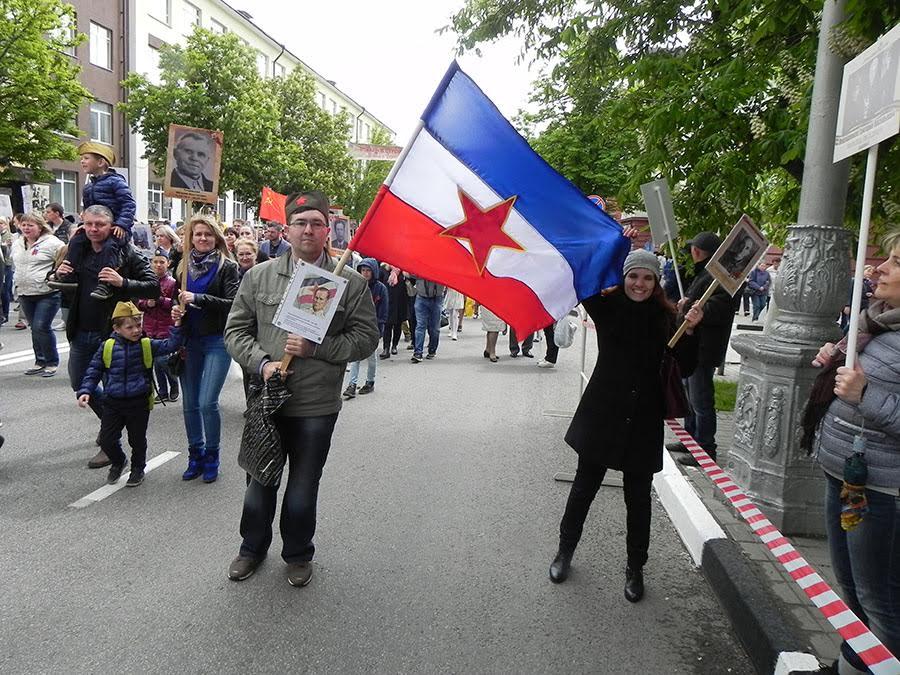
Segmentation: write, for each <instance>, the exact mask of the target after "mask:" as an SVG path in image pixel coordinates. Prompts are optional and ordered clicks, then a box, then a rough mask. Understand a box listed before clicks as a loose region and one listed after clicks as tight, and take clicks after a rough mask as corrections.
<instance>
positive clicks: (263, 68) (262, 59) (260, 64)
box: [256, 52, 269, 77]
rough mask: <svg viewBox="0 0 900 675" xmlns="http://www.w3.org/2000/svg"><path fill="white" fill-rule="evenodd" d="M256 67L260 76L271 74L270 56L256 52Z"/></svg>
mask: <svg viewBox="0 0 900 675" xmlns="http://www.w3.org/2000/svg"><path fill="white" fill-rule="evenodd" d="M256 69H257V70H258V71H259V76H260V77H268V76H269V57H268V56H266V55H265V54H263V53H262V52H256Z"/></svg>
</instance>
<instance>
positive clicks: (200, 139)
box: [163, 124, 223, 204]
mask: <svg viewBox="0 0 900 675" xmlns="http://www.w3.org/2000/svg"><path fill="white" fill-rule="evenodd" d="M222 140H223V136H222V132H221V131H213V130H211V129H198V128H196V127H186V126H182V125H180V124H171V125H169V145H168V150H167V152H166V179H165V184H164V186H163V193H164V194H165V195H166V196H167V197H177V198H179V199H189V200H192V201H196V202H203V203H205V204H215V203H216V200H217V199H218V195H219V169H220V167H221V164H222Z"/></svg>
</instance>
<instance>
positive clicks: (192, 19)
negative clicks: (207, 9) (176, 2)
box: [181, 2, 203, 30]
mask: <svg viewBox="0 0 900 675" xmlns="http://www.w3.org/2000/svg"><path fill="white" fill-rule="evenodd" d="M181 13H182V17H183V18H184V25H185V27H187V28H188V29H189V30H193V29H194V28H195V27H196V26H200V25H202V18H203V15H202V14H201V13H200V8H199V7H197V6H195V5H192V4H191V3H189V2H183V3H182V4H181Z"/></svg>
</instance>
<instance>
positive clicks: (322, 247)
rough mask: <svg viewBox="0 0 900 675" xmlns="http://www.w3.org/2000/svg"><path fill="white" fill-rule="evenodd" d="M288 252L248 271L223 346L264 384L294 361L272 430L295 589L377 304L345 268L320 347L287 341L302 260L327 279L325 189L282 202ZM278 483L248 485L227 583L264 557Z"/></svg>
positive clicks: (309, 552)
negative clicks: (289, 307) (346, 386)
mask: <svg viewBox="0 0 900 675" xmlns="http://www.w3.org/2000/svg"><path fill="white" fill-rule="evenodd" d="M285 222H286V223H287V224H288V225H287V241H288V243H289V244H290V250H289V252H288V253H285V254H284V255H282V256H281V257H278V258H273V259H271V260H269V261H267V262H264V263H261V264H259V265H256V266H255V267H251V268H250V269H249V270H248V271H247V274H246V275H244V279H243V281H242V282H241V287H240V289H239V290H238V294H237V296H236V297H235V299H234V304H233V305H232V308H231V313H230V314H229V315H228V323H227V324H226V325H225V346H226V348H227V349H228V353H229V354H231V356H232V357H233V358H234V360H235V361H237V362H238V363H240V364H241V366H243V367H244V370H246V371H248V372H251V373H258V374H259V375H260V376H262V378H263V379H265V380H268V379H269V378H270V377H271V376H272V375H273V374H274V373H275V371H276V370H279V369H280V366H281V363H280V362H281V358H282V356H283V355H284V354H290V355H291V356H292V357H293V358H294V362H293V365H292V366H291V367H290V369H289V370H287V372H285V373H282V377H284V378H285V380H284V381H285V384H286V386H287V388H288V389H289V390H290V392H291V397H290V398H289V399H288V400H287V401H286V402H285V403H284V405H283V406H282V407H281V408H280V409H279V411H278V414H277V415H276V417H275V426H276V427H277V428H278V432H279V436H280V438H281V446H282V451H283V452H284V453H285V455H286V456H287V458H288V465H287V468H286V469H285V471H284V475H283V476H282V481H281V482H282V483H285V488H284V500H283V502H282V506H281V539H282V544H283V545H282V550H281V557H282V558H283V559H284V561H285V562H286V563H287V579H288V583H290V584H291V586H297V587H300V586H305V585H306V584H308V583H309V581H310V579H311V578H312V558H313V553H314V552H315V546H314V545H313V535H314V534H315V531H316V505H317V499H318V494H319V479H320V478H321V476H322V470H323V469H324V467H325V460H326V458H327V457H328V450H329V448H330V447H331V434H332V432H333V431H334V424H335V422H336V421H337V416H338V412H339V411H340V409H341V384H342V382H343V379H344V370H346V367H347V363H348V362H349V361H359V360H360V359H362V358H365V357H367V356H368V355H369V354H371V353H372V352H373V351H375V348H376V347H377V346H378V339H379V335H378V323H377V322H376V320H375V305H374V304H373V302H372V294H371V293H370V292H369V289H368V286H367V285H366V281H365V279H363V277H362V276H361V275H360V274H358V273H357V272H356V271H354V270H353V269H352V268H351V267H349V266H348V267H344V268H343V270H342V271H341V273H340V275H341V276H342V277H344V278H345V279H347V287H346V289H345V291H344V294H343V295H342V296H341V299H340V302H339V306H338V309H337V311H336V312H335V314H334V317H333V318H332V320H331V324H330V325H329V326H328V331H327V333H326V335H325V337H324V338H323V340H322V341H321V342H320V343H319V344H316V343H315V342H312V341H310V340H307V339H306V338H303V337H301V336H299V335H294V334H293V333H291V334H289V333H288V332H287V331H284V330H282V329H280V328H278V327H277V326H275V325H274V324H273V323H272V319H273V318H274V316H275V312H276V310H277V309H278V304H279V303H280V302H281V299H282V297H283V296H284V293H285V290H286V289H287V286H288V284H289V282H290V280H291V275H292V274H293V272H294V268H295V266H296V264H297V262H298V261H300V260H303V261H305V262H307V263H310V264H312V265H316V266H318V267H320V268H322V269H325V270H327V271H329V272H333V271H334V269H335V263H336V261H335V260H334V259H332V258H331V257H330V256H329V255H328V250H327V247H326V244H327V242H328V234H329V231H330V230H329V227H328V198H327V197H326V196H325V195H324V194H323V193H321V192H318V191H313V192H302V193H299V194H294V195H291V196H290V197H288V198H287V200H286V203H285ZM277 501H278V486H277V485H276V486H271V487H270V486H265V485H262V484H260V483H259V482H257V481H256V480H254V479H250V481H249V483H248V485H247V491H246V493H245V495H244V510H243V514H242V516H241V528H240V531H241V537H242V539H243V541H242V542H241V548H240V552H239V553H238V556H237V558H235V559H234V561H233V562H232V563H231V565H230V566H229V568H228V578H229V579H231V580H232V581H242V580H244V579H246V578H247V577H249V576H250V575H251V574H253V572H254V571H255V570H256V568H257V567H258V566H259V564H260V563H261V562H262V561H263V559H264V558H265V557H266V553H267V552H268V549H269V545H270V544H271V543H272V520H273V519H274V517H275V510H276V506H277Z"/></svg>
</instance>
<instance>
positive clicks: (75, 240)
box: [50, 141, 137, 301]
mask: <svg viewBox="0 0 900 675" xmlns="http://www.w3.org/2000/svg"><path fill="white" fill-rule="evenodd" d="M78 154H79V155H81V168H82V169H84V171H85V173H87V174H88V182H87V183H85V185H84V189H83V190H82V193H81V201H82V204H83V206H84V208H87V207H89V206H94V205H97V204H99V205H100V206H105V207H106V208H108V209H109V210H110V211H112V214H113V221H112V222H113V230H112V236H111V237H108V238H107V239H106V240H105V241H104V242H103V250H102V251H100V253H99V258H98V260H97V261H96V262H97V265H98V266H99V267H98V270H99V269H103V268H104V267H111V268H112V269H116V268H118V267H119V266H120V265H121V264H122V253H123V250H124V249H125V248H126V247H127V246H128V245H129V242H130V241H131V227H132V226H133V225H134V214H135V211H136V210H137V206H136V204H135V201H134V195H133V194H132V193H131V188H130V187H128V183H126V182H125V179H124V178H123V177H122V176H121V175H120V174H118V173H116V171H115V169H112V168H110V167H111V166H112V165H113V164H114V163H115V161H116V153H115V151H114V150H113V149H112V148H111V147H110V146H108V145H105V144H104V143H97V142H95V141H90V142H87V143H82V144H81V145H79V146H78ZM90 245H91V243H90V241H88V239H87V236H86V235H85V233H84V230H82V229H79V230H77V231H76V232H75V235H74V236H73V237H72V238H71V239H70V240H69V250H68V251H67V252H66V261H67V262H68V263H69V265H71V266H72V269H73V270H75V274H76V275H77V274H78V272H79V271H80V270H81V266H82V260H83V259H84V256H85V253H86V252H87V247H88V246H90ZM76 284H77V282H76V281H74V280H73V279H72V278H71V276H68V275H67V276H65V277H60V276H59V275H57V278H56V279H51V280H50V286H51V288H57V289H63V290H72V287H73V286H75V285H76ZM112 293H113V291H112V288H110V286H109V284H107V283H106V282H103V281H101V282H99V283H98V284H97V288H96V289H95V290H94V291H92V292H91V297H92V298H94V299H95V300H101V301H102V300H109V299H110V298H111V297H112Z"/></svg>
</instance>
